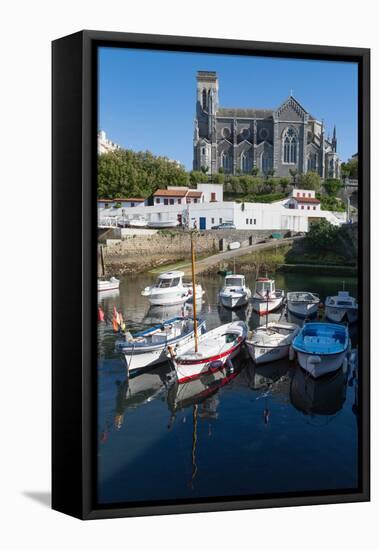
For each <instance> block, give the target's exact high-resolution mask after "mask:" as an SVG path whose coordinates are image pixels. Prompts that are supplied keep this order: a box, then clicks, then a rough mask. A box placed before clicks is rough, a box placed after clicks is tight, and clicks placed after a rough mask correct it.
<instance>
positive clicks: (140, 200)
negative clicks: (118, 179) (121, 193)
mask: <svg viewBox="0 0 379 550" xmlns="http://www.w3.org/2000/svg"><path fill="white" fill-rule="evenodd" d="M145 200H146V199H141V198H131V199H125V198H122V199H119V198H117V199H97V202H145Z"/></svg>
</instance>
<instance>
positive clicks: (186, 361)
mask: <svg viewBox="0 0 379 550" xmlns="http://www.w3.org/2000/svg"><path fill="white" fill-rule="evenodd" d="M246 336H247V326H246V323H244V322H243V321H236V322H233V323H227V324H225V325H221V326H220V327H217V328H214V329H213V330H210V331H209V332H205V333H204V334H201V335H199V336H198V339H197V342H196V341H195V342H194V341H192V342H191V343H190V344H189V345H188V346H187V347H186V346H184V347H181V350H180V355H176V354H175V352H174V351H173V350H172V349H170V350H169V357H170V358H171V360H172V362H173V364H174V366H175V370H176V374H177V377H178V382H187V381H189V380H193V379H195V378H198V377H199V376H201V375H203V374H205V373H210V372H216V371H218V370H220V369H222V368H223V366H224V365H225V363H226V362H227V361H228V360H229V359H232V358H233V357H235V356H236V355H237V354H238V353H239V351H240V348H241V346H242V344H243V343H244V341H245V340H246Z"/></svg>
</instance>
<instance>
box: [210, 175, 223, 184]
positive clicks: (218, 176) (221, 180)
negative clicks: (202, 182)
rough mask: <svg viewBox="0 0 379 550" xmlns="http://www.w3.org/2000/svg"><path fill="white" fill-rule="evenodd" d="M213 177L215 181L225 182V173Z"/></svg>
mask: <svg viewBox="0 0 379 550" xmlns="http://www.w3.org/2000/svg"><path fill="white" fill-rule="evenodd" d="M212 179H213V182H214V183H224V181H225V176H224V174H223V173H220V174H215V175H214V176H213V178H212Z"/></svg>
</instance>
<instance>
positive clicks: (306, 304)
mask: <svg viewBox="0 0 379 550" xmlns="http://www.w3.org/2000/svg"><path fill="white" fill-rule="evenodd" d="M319 303H320V298H319V296H318V294H315V293H314V292H287V308H288V311H289V312H290V313H292V314H293V315H296V316H297V317H300V318H302V319H307V318H309V317H312V316H313V315H316V313H317V309H318V306H319Z"/></svg>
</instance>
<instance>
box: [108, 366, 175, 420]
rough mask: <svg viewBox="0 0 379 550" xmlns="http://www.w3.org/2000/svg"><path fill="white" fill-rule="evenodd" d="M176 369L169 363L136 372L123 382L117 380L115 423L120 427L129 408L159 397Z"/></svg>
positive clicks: (169, 382)
mask: <svg viewBox="0 0 379 550" xmlns="http://www.w3.org/2000/svg"><path fill="white" fill-rule="evenodd" d="M174 376H175V371H174V370H173V369H172V367H171V365H170V364H169V363H166V364H162V365H159V366H158V367H156V368H151V369H150V370H149V371H144V372H138V371H136V372H135V375H134V373H133V375H132V376H128V377H127V378H126V379H125V380H124V381H123V382H120V381H118V382H116V384H117V385H118V390H117V396H116V406H115V416H114V424H115V427H116V428H117V429H120V428H121V427H122V425H123V423H124V416H125V413H126V411H127V410H131V409H135V408H136V407H140V406H142V405H145V404H146V403H149V402H150V401H152V400H153V399H156V398H157V397H159V395H160V394H161V393H162V394H163V397H164V394H165V390H166V389H167V387H168V386H169V385H170V384H171V382H172V380H173V377H174Z"/></svg>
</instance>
